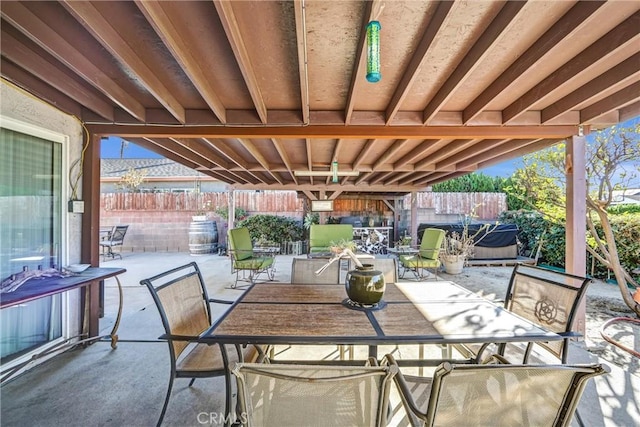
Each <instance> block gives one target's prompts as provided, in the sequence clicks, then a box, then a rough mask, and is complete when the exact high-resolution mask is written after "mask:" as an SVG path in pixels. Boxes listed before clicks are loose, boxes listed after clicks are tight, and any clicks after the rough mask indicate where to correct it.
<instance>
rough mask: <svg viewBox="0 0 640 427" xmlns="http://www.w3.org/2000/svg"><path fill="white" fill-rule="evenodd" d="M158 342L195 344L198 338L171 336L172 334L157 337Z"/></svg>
mask: <svg viewBox="0 0 640 427" xmlns="http://www.w3.org/2000/svg"><path fill="white" fill-rule="evenodd" d="M158 339H160V340H174V341H192V342H196V341H198V340H199V339H200V337H199V336H193V335H173V334H162V335H160V336H159V337H158Z"/></svg>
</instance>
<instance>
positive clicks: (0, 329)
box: [0, 128, 64, 362]
mask: <svg viewBox="0 0 640 427" xmlns="http://www.w3.org/2000/svg"><path fill="white" fill-rule="evenodd" d="M0 153H1V155H0V280H3V281H4V280H6V279H8V278H10V277H11V275H14V274H19V273H21V272H23V271H27V270H38V269H39V270H46V269H48V268H60V264H61V262H62V254H61V252H62V251H61V248H62V229H63V218H62V215H63V210H62V206H63V201H62V196H63V194H62V190H63V187H62V185H63V181H64V180H63V175H62V174H63V170H62V159H63V157H62V154H63V147H62V144H61V143H59V142H53V141H49V140H47V139H42V138H39V137H34V136H31V135H28V134H24V133H20V132H16V131H13V130H9V129H4V128H2V129H0ZM6 291H7V289H6V288H5V289H0V292H6ZM1 297H2V294H1V293H0V298H1ZM61 303H62V296H61V295H54V296H52V297H46V298H41V299H38V300H36V301H32V302H29V303H25V304H20V305H17V306H13V307H9V308H5V309H3V310H0V358H1V361H2V362H6V361H9V360H12V359H14V358H16V357H18V356H20V355H22V354H24V353H26V352H28V351H30V350H32V349H34V348H36V347H38V346H40V345H42V344H45V343H47V342H49V341H52V340H55V339H56V338H59V337H61V336H62V307H61Z"/></svg>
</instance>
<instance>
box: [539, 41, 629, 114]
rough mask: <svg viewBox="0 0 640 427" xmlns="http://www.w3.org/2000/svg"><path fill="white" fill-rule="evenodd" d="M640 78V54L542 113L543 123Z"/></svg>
mask: <svg viewBox="0 0 640 427" xmlns="http://www.w3.org/2000/svg"><path fill="white" fill-rule="evenodd" d="M639 77H640V52H639V53H636V54H634V55H631V57H629V58H627V59H626V60H624V61H622V62H621V63H620V64H618V65H616V66H615V67H613V68H611V69H610V70H607V71H606V72H604V73H603V74H601V75H600V76H598V77H596V78H595V79H593V80H592V81H590V82H589V83H587V84H585V85H582V86H581V87H579V88H578V89H576V90H574V91H573V92H571V93H570V94H568V95H566V96H564V97H562V99H559V100H557V101H556V102H554V103H553V104H551V105H549V106H548V107H546V108H544V109H542V111H541V112H540V116H541V117H540V119H541V121H542V123H547V122H549V121H550V120H552V119H554V118H556V117H558V116H559V115H561V114H563V113H565V112H567V111H569V110H571V109H572V108H574V107H575V106H577V105H579V104H580V103H582V102H586V101H589V100H591V99H593V98H595V97H597V96H598V95H600V93H602V92H604V91H606V90H608V89H610V88H611V87H616V86H618V87H619V86H621V85H626V84H628V83H629V82H631V81H637V80H638V78H639Z"/></svg>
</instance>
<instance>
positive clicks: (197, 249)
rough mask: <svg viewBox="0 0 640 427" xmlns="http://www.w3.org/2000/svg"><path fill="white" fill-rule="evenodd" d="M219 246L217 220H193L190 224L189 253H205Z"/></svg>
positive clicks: (211, 251)
mask: <svg viewBox="0 0 640 427" xmlns="http://www.w3.org/2000/svg"><path fill="white" fill-rule="evenodd" d="M217 247H218V226H217V225H216V222H215V221H193V222H192V223H191V224H189V253H191V255H205V254H210V253H213V252H214V251H215V250H216V248H217Z"/></svg>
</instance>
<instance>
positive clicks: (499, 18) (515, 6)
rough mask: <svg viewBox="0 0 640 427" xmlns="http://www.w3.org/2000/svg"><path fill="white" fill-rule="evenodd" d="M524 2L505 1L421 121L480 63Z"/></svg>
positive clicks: (438, 93)
mask: <svg viewBox="0 0 640 427" xmlns="http://www.w3.org/2000/svg"><path fill="white" fill-rule="evenodd" d="M525 4H526V3H525V2H520V1H517V2H513V1H511V2H506V3H504V5H503V6H502V9H501V10H500V12H498V14H497V15H496V17H495V18H494V19H493V21H492V22H491V24H489V27H488V28H487V29H486V30H485V31H484V32H483V33H482V35H481V36H480V37H479V38H478V39H477V40H476V42H475V44H474V45H473V46H472V47H471V49H470V50H469V52H467V54H466V55H465V56H464V57H463V59H462V61H461V62H460V64H458V66H457V67H456V69H455V70H454V71H453V73H451V74H450V75H449V78H448V79H447V81H445V82H444V84H443V85H442V86H440V89H438V92H437V93H436V94H435V95H434V96H433V98H431V100H430V101H429V103H428V104H427V106H426V107H425V109H424V111H423V112H422V121H423V123H424V124H428V123H429V122H430V121H431V119H432V118H433V117H434V116H435V114H436V113H437V112H439V111H440V109H441V108H442V106H443V105H445V104H446V102H447V101H448V100H449V99H450V98H451V97H452V96H453V94H454V93H455V91H456V89H458V88H459V87H460V85H462V84H463V83H464V81H465V80H466V79H467V78H468V77H469V76H470V75H471V73H472V72H473V70H474V69H475V68H476V67H477V66H478V65H479V64H480V63H481V61H482V59H483V58H484V57H486V56H487V55H488V53H489V52H490V50H491V46H493V44H494V43H495V42H496V41H497V40H499V39H500V36H501V35H502V33H503V32H504V31H505V30H506V29H507V28H508V27H509V26H510V25H511V22H513V20H514V18H515V17H516V16H517V15H518V13H519V12H520V10H522V8H523V7H524V6H525Z"/></svg>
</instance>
